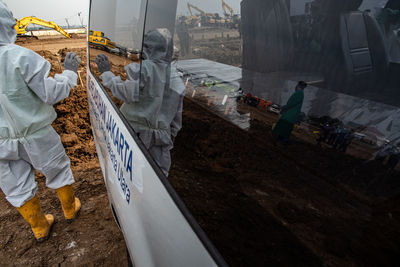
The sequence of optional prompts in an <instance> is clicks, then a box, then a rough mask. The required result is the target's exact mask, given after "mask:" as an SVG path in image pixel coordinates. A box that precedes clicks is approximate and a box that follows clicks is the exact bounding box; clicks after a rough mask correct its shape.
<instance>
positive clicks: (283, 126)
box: [273, 81, 307, 142]
mask: <svg viewBox="0 0 400 267" xmlns="http://www.w3.org/2000/svg"><path fill="white" fill-rule="evenodd" d="M306 87H307V84H306V83H305V82H303V81H300V82H299V83H298V84H297V86H296V89H295V92H294V93H293V94H292V95H291V96H290V98H289V100H288V102H287V104H286V105H285V106H283V107H282V109H281V114H282V115H281V117H280V119H279V121H278V122H277V123H276V125H275V127H274V130H273V132H274V133H275V134H276V135H277V136H278V137H279V138H280V139H281V140H283V141H284V142H288V141H289V138H290V135H291V133H292V130H293V126H294V124H295V123H296V122H297V120H298V117H299V115H300V112H301V106H302V105H303V99H304V92H303V90H304V88H306Z"/></svg>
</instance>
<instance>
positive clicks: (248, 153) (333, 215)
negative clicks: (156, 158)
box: [0, 40, 400, 266]
mask: <svg viewBox="0 0 400 267" xmlns="http://www.w3.org/2000/svg"><path fill="white" fill-rule="evenodd" d="M71 42H72V41H71ZM73 42H74V43H75V41H73ZM47 44H48V45H49V48H48V49H47V48H46V49H45V50H47V51H39V53H40V54H42V55H43V56H44V57H45V58H47V59H49V60H50V61H51V62H52V65H53V67H54V69H53V71H52V74H54V72H59V71H60V70H61V69H60V66H61V65H60V64H61V63H59V62H61V61H62V60H61V58H62V55H63V54H64V53H65V52H66V51H65V50H64V51H59V49H58V50H55V49H54V48H53V49H52V47H51V45H50V43H47ZM24 45H26V46H27V47H29V43H25V44H24ZM34 45H37V43H34ZM58 45H59V44H58V43H57V44H56V46H57V48H58ZM81 45H82V47H80V48H74V49H72V51H75V52H77V53H78V54H79V56H80V57H81V58H82V59H83V60H82V66H81V68H80V71H81V78H82V82H83V84H85V83H86V81H85V76H86V75H85V67H84V65H85V64H86V58H85V55H86V54H85V53H86V52H85V49H84V46H85V40H81ZM66 46H67V43H66ZM35 47H36V46H35ZM39 48H40V47H39ZM61 48H63V47H61ZM39 50H40V49H39ZM54 51H55V52H54ZM119 70H122V66H119V65H114V66H113V71H115V72H118V71H119ZM56 110H57V113H58V115H59V118H58V119H57V120H56V122H55V123H54V127H55V129H56V130H57V131H58V132H59V133H60V135H61V137H62V141H63V143H64V146H65V147H66V151H67V153H68V155H69V156H70V157H71V162H72V166H73V172H74V175H75V177H76V180H77V183H76V191H77V195H78V197H80V198H81V199H82V202H83V209H82V213H81V215H80V218H79V219H78V220H77V221H75V222H74V223H72V224H69V225H67V224H66V223H65V222H64V221H63V220H62V216H61V209H60V206H59V203H58V201H57V200H56V195H55V192H54V191H53V190H49V189H46V188H45V186H44V181H43V177H41V176H40V175H38V181H39V187H40V191H39V197H40V200H41V201H42V207H43V209H44V210H45V211H47V212H52V213H54V214H55V215H56V218H58V223H57V224H56V225H55V228H54V231H53V234H52V237H51V239H50V240H48V241H47V242H45V243H43V244H37V243H36V242H35V241H34V240H33V239H32V237H31V233H30V231H29V227H28V226H27V224H26V223H25V222H24V221H23V220H22V218H21V217H20V216H19V214H18V212H17V211H16V210H15V209H14V208H12V207H11V206H10V205H9V204H8V203H7V202H6V200H5V199H4V197H3V195H1V198H0V222H1V224H0V227H1V228H0V229H1V230H0V234H1V237H0V265H32V266H41V265H42V266H43V265H44V266H46V265H63V266H67V265H68V266H69V265H89V266H90V265H105V266H124V265H126V254H125V247H124V242H123V237H122V235H121V234H120V232H119V230H118V228H117V227H116V225H115V223H114V220H113V218H112V214H111V212H110V210H109V208H108V205H109V204H108V200H107V195H106V191H105V187H104V183H103V178H102V175H101V171H100V168H99V165H98V161H97V159H96V155H95V147H94V143H93V139H92V137H91V132H90V127H89V117H88V113H87V101H86V91H85V89H84V86H82V85H80V86H78V87H77V88H75V89H73V91H72V92H71V97H70V98H68V99H66V100H64V101H63V102H62V103H60V104H59V105H57V106H56ZM254 113H257V111H256V110H254ZM272 123H273V120H272V119H265V118H264V119H263V118H262V116H252V120H251V127H250V130H249V131H244V130H240V129H239V128H237V127H236V126H233V125H232V124H230V123H228V122H226V121H224V120H222V119H221V118H220V117H217V116H215V115H214V114H212V113H210V112H209V111H208V110H207V109H205V108H204V107H202V106H199V105H197V104H196V103H194V102H193V101H191V100H189V99H186V100H185V103H184V116H183V128H182V130H181V132H180V133H179V135H178V137H177V138H176V140H175V148H174V150H173V151H172V158H173V162H172V167H171V172H170V181H171V183H172V184H173V186H174V187H175V189H176V190H177V192H178V193H179V195H180V196H181V197H182V199H183V200H184V202H185V203H186V205H187V206H188V207H189V209H190V210H191V211H192V213H193V215H194V217H195V218H196V219H197V221H198V222H199V224H200V225H201V226H202V228H203V229H204V230H205V232H206V233H207V234H208V236H209V237H210V239H211V240H212V241H213V243H214V244H215V245H216V247H217V248H218V250H219V251H220V252H221V254H222V255H223V256H224V257H225V259H226V260H227V262H228V263H229V264H231V265H232V266H267V265H272V266H398V265H399V263H400V261H399V257H398V255H400V227H399V226H400V208H399V204H400V203H399V202H400V175H399V173H398V172H388V171H387V170H386V169H385V168H384V167H382V166H381V165H380V164H376V163H374V162H372V163H366V162H365V160H364V159H361V158H359V157H356V156H351V155H349V154H343V153H340V152H338V151H335V150H332V149H331V148H329V147H325V146H323V147H318V146H316V145H315V143H312V142H307V140H304V139H300V138H297V137H295V138H294V139H293V142H292V143H291V144H290V145H289V146H283V145H278V146H274V145H273V144H272V140H271V135H270V134H271V124H272ZM295 136H297V134H296V135H295ZM16 229H18V230H16Z"/></svg>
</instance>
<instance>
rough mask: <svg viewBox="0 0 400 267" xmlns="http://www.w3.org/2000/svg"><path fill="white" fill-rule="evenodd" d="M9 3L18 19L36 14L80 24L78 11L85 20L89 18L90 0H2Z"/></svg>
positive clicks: (57, 20) (53, 19) (56, 21)
mask: <svg viewBox="0 0 400 267" xmlns="http://www.w3.org/2000/svg"><path fill="white" fill-rule="evenodd" d="M1 1H3V2H4V3H6V4H7V6H8V7H9V8H10V9H11V11H12V12H13V14H14V17H15V18H17V19H20V18H23V17H27V16H35V17H38V18H41V19H44V20H48V21H54V22H55V23H57V24H59V25H62V26H63V25H66V24H67V23H66V22H65V18H67V19H68V21H69V23H70V25H75V24H76V25H80V22H79V18H78V12H82V15H81V17H82V18H83V19H84V24H86V22H85V21H87V19H88V10H89V0H1Z"/></svg>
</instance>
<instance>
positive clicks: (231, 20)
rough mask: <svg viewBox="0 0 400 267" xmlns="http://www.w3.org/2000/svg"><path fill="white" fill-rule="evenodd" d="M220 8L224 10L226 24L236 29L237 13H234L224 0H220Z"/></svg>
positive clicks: (238, 19) (238, 18)
mask: <svg viewBox="0 0 400 267" xmlns="http://www.w3.org/2000/svg"><path fill="white" fill-rule="evenodd" d="M222 9H223V10H224V15H225V18H226V23H227V25H228V26H230V27H231V28H235V29H237V28H238V27H239V21H240V17H239V15H235V13H234V11H233V8H232V7H230V6H229V5H228V4H227V3H226V2H225V1H224V0H222ZM227 10H228V11H229V13H228V11H227Z"/></svg>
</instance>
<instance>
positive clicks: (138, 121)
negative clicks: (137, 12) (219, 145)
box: [95, 29, 185, 175]
mask: <svg viewBox="0 0 400 267" xmlns="http://www.w3.org/2000/svg"><path fill="white" fill-rule="evenodd" d="M143 52H144V53H145V55H146V60H143V62H142V66H141V71H140V66H139V64H137V63H132V64H129V65H128V66H126V67H125V70H126V73H127V77H128V79H127V80H126V81H125V82H123V81H122V80H121V78H120V77H119V76H115V75H114V74H113V73H112V72H111V71H110V69H111V68H110V63H109V61H108V59H107V57H106V56H105V55H99V56H97V58H96V59H95V62H96V63H97V65H98V68H99V71H100V72H102V75H101V76H100V78H101V79H102V80H103V84H104V86H106V87H108V88H110V90H111V91H112V94H113V95H114V96H115V97H117V98H118V99H120V100H122V101H124V102H125V103H124V104H123V105H122V107H121V112H122V113H123V114H124V116H125V117H126V118H127V120H128V121H129V123H130V124H131V125H132V127H133V129H134V130H135V131H136V132H137V133H138V135H139V137H140V138H141V140H142V141H143V143H144V145H145V146H146V148H147V149H148V150H149V151H150V153H151V155H152V156H153V158H154V159H155V161H156V162H157V163H158V165H159V166H160V167H161V169H162V171H163V172H164V174H165V175H168V171H169V168H170V165H171V159H170V152H169V151H170V150H171V149H172V147H173V142H172V139H173V138H174V137H175V136H176V134H177V133H178V131H179V129H180V128H181V112H182V100H183V93H184V90H185V87H184V85H183V83H182V80H181V79H180V77H179V75H178V73H177V71H176V69H175V68H173V67H170V64H169V61H170V58H171V53H172V41H171V36H170V34H169V31H168V30H166V29H158V30H153V31H150V32H148V33H147V34H146V35H145V37H144V44H143ZM139 77H140V82H139ZM169 78H170V79H169ZM169 80H170V81H169ZM168 85H169V86H168Z"/></svg>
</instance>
